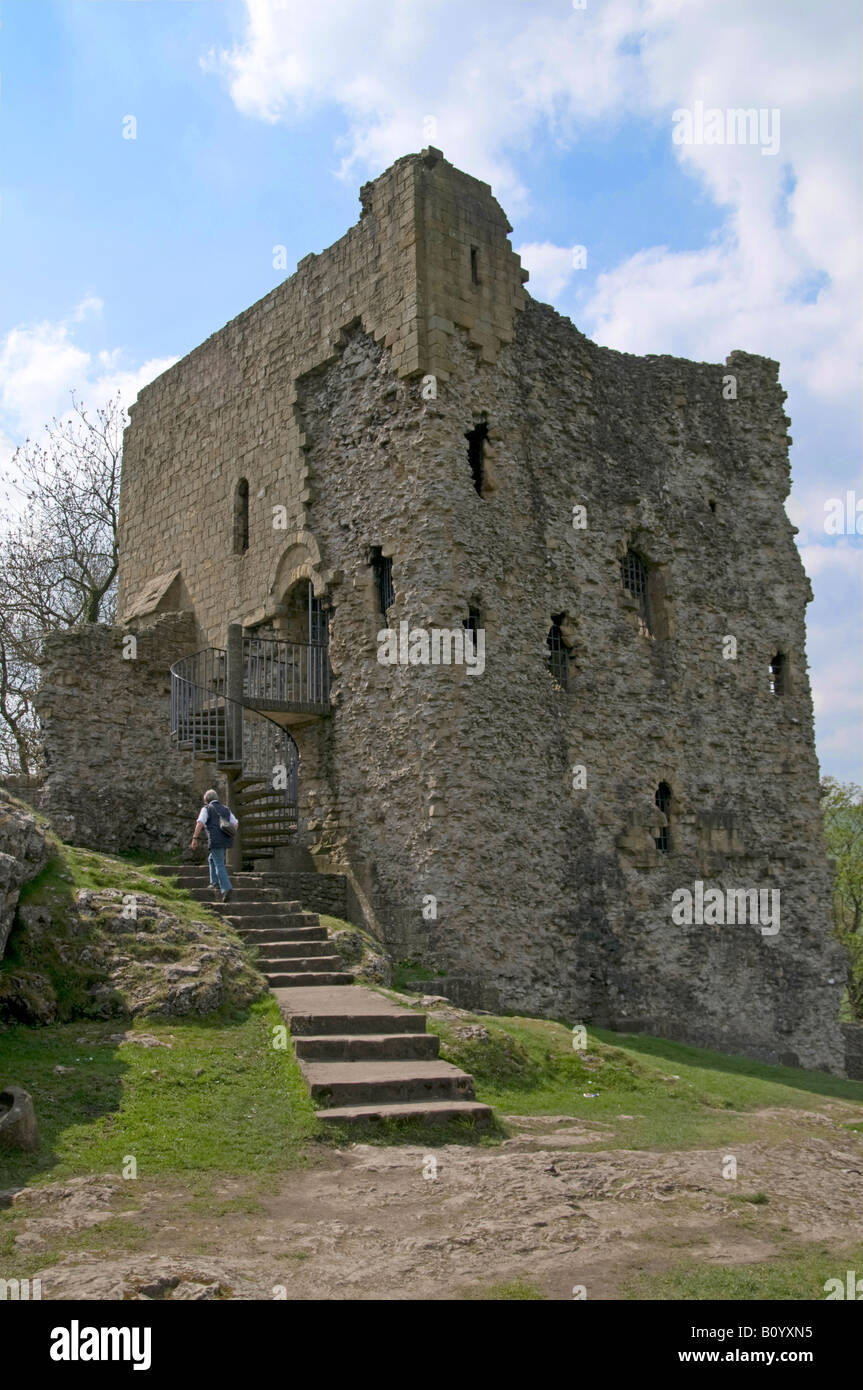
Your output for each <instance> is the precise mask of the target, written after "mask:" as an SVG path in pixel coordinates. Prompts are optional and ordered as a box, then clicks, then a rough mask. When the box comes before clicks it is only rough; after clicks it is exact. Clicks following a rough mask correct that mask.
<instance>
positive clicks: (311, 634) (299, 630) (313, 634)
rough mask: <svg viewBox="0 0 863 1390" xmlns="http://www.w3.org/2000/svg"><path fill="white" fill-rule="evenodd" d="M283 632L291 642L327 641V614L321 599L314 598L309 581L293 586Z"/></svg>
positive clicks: (313, 590)
mask: <svg viewBox="0 0 863 1390" xmlns="http://www.w3.org/2000/svg"><path fill="white" fill-rule="evenodd" d="M283 630H284V631H285V633H286V634H288V636H287V640H289V641H291V642H313V643H316V644H325V643H326V641H327V614H326V610H325V608H324V602H323V599H320V598H316V596H315V589H314V585H313V584H312V581H311V580H310V579H306V580H302V581H300V582H298V583H297V584H295V585H294V587H293V589H292V590H291V592H290V595H289V597H288V602H287V607H286V613H285V622H284V624H283Z"/></svg>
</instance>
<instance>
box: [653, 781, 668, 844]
mask: <svg viewBox="0 0 863 1390" xmlns="http://www.w3.org/2000/svg"><path fill="white" fill-rule="evenodd" d="M654 799H655V801H656V804H657V806H658V807H659V809H660V811H661V812H662V814H663V815H664V816H665V821H666V823H665V825H662V826H660V827H659V834H658V835H657V837H656V848H657V849H658V850H659V852H660V854H668V852H669V851H670V849H671V825H670V823H669V817H670V815H671V788H670V787H669V785H668V783H667V782H660V784H659V786H658V787H657V789H656V796H655V798H654Z"/></svg>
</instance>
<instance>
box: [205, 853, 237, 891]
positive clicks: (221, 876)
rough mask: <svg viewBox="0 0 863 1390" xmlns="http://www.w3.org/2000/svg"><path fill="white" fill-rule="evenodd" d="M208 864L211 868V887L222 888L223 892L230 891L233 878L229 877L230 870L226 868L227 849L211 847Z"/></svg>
mask: <svg viewBox="0 0 863 1390" xmlns="http://www.w3.org/2000/svg"><path fill="white" fill-rule="evenodd" d="M207 864H208V865H209V868H210V887H211V888H221V890H222V892H223V893H230V891H231V880H230V879H229V878H228V871H227V869H226V868H225V849H224V846H222V848H221V849H211V850H210V853H209V854H208V856H207Z"/></svg>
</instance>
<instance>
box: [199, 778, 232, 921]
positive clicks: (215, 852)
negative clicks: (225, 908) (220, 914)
mask: <svg viewBox="0 0 863 1390" xmlns="http://www.w3.org/2000/svg"><path fill="white" fill-rule="evenodd" d="M238 825H239V822H238V821H237V819H236V817H235V816H233V815H231V812H230V811H229V810H228V808H227V806H223V805H222V803H221V801H220V800H219V798H218V796H217V795H216V793H215V792H214V791H208V792H204V804H203V806H202V807H201V810H200V813H199V815H198V819H197V822H196V824H195V832H194V834H193V836H192V849H197V848H198V841H199V839H200V836H201V831H202V830H206V832H207V842H208V844H209V846H210V853H209V855H208V856H207V864H208V865H209V869H210V887H211V888H214V889H215V890H216V891H217V892H218V893H221V895H222V902H223V903H227V902H230V899H231V893H232V891H233V890H232V888H231V880H230V879H229V878H228V870H227V869H226V867H225V850H226V849H228V848H229V846H230V844H231V841H232V839H233V836H234V832H235V831H236V829H237V826H238Z"/></svg>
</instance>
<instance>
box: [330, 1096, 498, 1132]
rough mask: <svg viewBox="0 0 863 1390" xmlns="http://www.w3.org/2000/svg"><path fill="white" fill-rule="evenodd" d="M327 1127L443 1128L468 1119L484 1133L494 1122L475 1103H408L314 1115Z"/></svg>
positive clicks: (486, 1107)
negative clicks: (416, 1124) (408, 1123)
mask: <svg viewBox="0 0 863 1390" xmlns="http://www.w3.org/2000/svg"><path fill="white" fill-rule="evenodd" d="M317 1116H318V1119H319V1120H326V1121H327V1122H328V1123H329V1124H347V1125H357V1124H362V1123H363V1122H373V1121H375V1120H378V1121H380V1120H418V1121H420V1122H421V1123H424V1124H445V1123H446V1122H447V1121H448V1120H459V1119H470V1120H473V1121H474V1123H475V1125H476V1127H477V1129H487V1128H488V1127H489V1125H490V1124H491V1122H492V1119H493V1118H494V1112H493V1111H492V1109H491V1106H490V1105H483V1104H482V1102H481V1101H478V1100H441V1101H431V1102H429V1101H407V1102H402V1103H400V1104H395V1105H392V1104H391V1105H380V1104H376V1105H340V1106H333V1107H331V1108H330V1109H327V1110H319V1111H318V1112H317Z"/></svg>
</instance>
